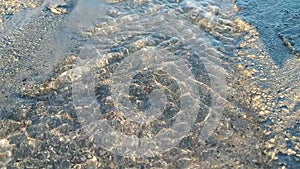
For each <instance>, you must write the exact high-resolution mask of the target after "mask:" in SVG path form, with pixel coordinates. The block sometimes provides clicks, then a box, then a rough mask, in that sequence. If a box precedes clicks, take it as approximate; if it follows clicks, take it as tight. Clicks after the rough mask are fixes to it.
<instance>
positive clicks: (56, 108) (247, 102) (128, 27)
mask: <svg viewBox="0 0 300 169" xmlns="http://www.w3.org/2000/svg"><path fill="white" fill-rule="evenodd" d="M69 3H70V5H68V2H67V5H66V4H62V5H61V6H59V5H57V6H56V5H53V4H52V5H53V6H52V8H53V7H54V8H55V7H59V8H66V9H67V10H68V11H69V12H67V13H64V12H62V13H57V11H55V10H54V9H52V10H51V7H50V8H49V6H45V8H41V13H40V14H38V15H34V17H32V19H30V22H28V24H25V25H24V26H23V28H22V30H21V31H13V32H12V33H11V36H10V37H8V39H3V42H4V44H5V43H7V42H9V41H10V39H15V40H13V41H11V42H10V43H11V44H9V43H8V44H6V46H4V48H3V50H2V51H3V52H2V53H1V54H2V55H1V56H2V57H3V58H4V60H3V62H2V63H1V64H3V68H9V69H8V70H6V71H3V73H2V75H1V76H3V78H2V79H3V80H2V81H1V83H3V86H5V87H4V90H5V91H6V89H10V90H8V91H6V92H4V94H3V95H6V96H8V99H3V100H2V102H3V103H5V104H2V105H5V106H2V107H1V112H4V113H3V114H2V116H1V119H3V120H1V123H2V124H3V125H4V126H9V125H12V124H14V126H17V127H14V128H12V132H9V133H8V132H5V131H6V130H8V129H4V130H3V132H2V133H3V134H2V135H3V138H5V139H4V140H2V141H1V143H3V144H2V145H3V146H2V147H1V148H2V149H3V150H6V151H7V152H10V153H8V154H7V153H6V154H3V153H2V154H3V156H4V157H5V158H3V159H5V160H2V161H4V162H3V165H6V166H15V167H17V166H21V167H22V166H28V165H32V166H34V167H38V166H40V167H44V166H53V167H58V168H62V167H80V166H81V167H88V166H90V167H110V168H114V167H117V166H122V167H132V166H134V167H143V166H144V167H157V168H168V167H171V168H172V167H173V168H174V167H175V168H176V167H180V168H182V167H183V168H224V167H225V168H226V167H227V168H228V167H232V166H233V167H242V168H267V166H268V165H270V164H271V163H272V161H271V160H269V158H272V159H273V160H277V161H276V163H273V165H275V164H276V165H278V166H279V165H286V166H287V167H291V166H293V165H295V164H296V163H295V162H294V161H293V160H297V151H298V150H297V114H296V113H297V112H298V111H299V110H298V108H297V105H298V103H297V100H295V99H293V98H294V96H295V95H296V94H297V91H298V89H299V87H298V86H297V85H298V84H297V76H296V74H297V72H298V70H297V66H296V65H297V64H298V63H297V61H296V60H291V61H290V62H288V63H287V65H286V67H285V68H284V69H282V68H279V67H278V66H277V65H276V64H274V62H273V61H272V59H271V58H270V56H269V55H268V53H267V52H264V49H265V46H264V44H263V43H261V42H260V40H259V33H258V32H257V31H256V29H255V28H254V27H253V26H250V25H249V24H247V23H246V22H245V21H243V20H242V19H240V18H236V17H235V16H234V14H235V9H237V6H235V5H234V4H232V3H230V2H223V3H220V2H218V1H204V2H202V1H201V2H198V1H180V2H171V1H170V2H167V1H153V2H147V1H140V2H131V1H120V2H103V1H101V2H100V1H98V0H90V1H89V2H88V3H87V4H85V3H83V1H78V4H79V6H76V5H75V6H74V8H73V7H72V4H73V3H74V2H69ZM93 3H95V4H97V5H96V6H99V7H101V8H103V9H105V10H104V12H103V11H102V12H101V13H97V12H95V11H97V8H95V9H94V8H92V9H93V10H91V11H88V14H90V15H82V14H83V13H85V12H86V10H87V9H91V8H89V6H91V4H93ZM92 6H93V5H92ZM129 9H130V10H129ZM57 10H58V9H57ZM61 11H64V10H61ZM229 11H230V12H229ZM45 16H47V17H45ZM86 16H90V17H86ZM81 17H85V20H84V21H83V22H80V18H81ZM153 18H155V19H153ZM75 21H76V22H75ZM37 25H40V26H37ZM45 25H46V28H47V30H46V31H44V32H45V33H44V32H43V31H42V30H43V28H44V26H45ZM30 28H31V29H33V30H36V31H29V30H31V29H30ZM183 32H184V33H183ZM32 34H35V35H36V38H33V39H28V37H31V35H32ZM36 39H41V40H40V41H38V42H35V43H28V42H31V41H34V40H36ZM70 40H71V41H70ZM26 42H27V43H26ZM198 44H199V45H198ZM24 48H27V49H30V50H22V49H24ZM7 49H12V50H7ZM149 49H154V50H155V51H160V52H158V53H159V56H161V55H163V54H164V53H165V55H166V57H158V60H162V58H172V57H173V56H176V57H178V56H182V57H183V58H184V57H186V58H185V60H184V62H178V63H177V64H179V63H180V64H186V65H187V66H190V67H191V70H192V71H191V73H192V74H191V75H190V76H191V77H193V78H192V80H193V82H195V83H196V84H197V85H196V86H198V87H199V89H198V92H200V93H199V94H198V95H200V98H197V99H198V100H199V104H198V105H199V107H196V110H197V111H198V115H197V118H196V119H195V120H196V121H195V122H193V125H192V126H191V128H190V131H191V132H189V133H186V134H184V135H183V136H182V138H180V139H182V140H180V141H179V144H177V145H176V146H174V147H173V148H171V149H169V150H167V151H163V152H158V151H153V152H147V153H148V154H151V153H152V154H154V155H155V156H153V157H148V158H136V157H135V158H132V157H130V156H129V157H128V156H122V155H121V154H119V153H116V152H122V151H119V150H117V149H116V151H111V150H110V151H109V149H108V147H103V146H101V145H99V143H100V144H103V143H105V142H103V140H102V141H99V140H97V138H98V139H99V138H103V133H102V134H101V132H99V131H98V130H99V126H97V125H96V126H95V125H83V124H86V123H85V122H84V121H83V120H86V119H82V117H81V116H80V115H82V113H89V114H88V117H93V118H92V119H88V120H96V119H97V120H103V119H104V120H106V121H108V122H110V125H111V126H113V128H114V129H115V130H116V131H121V132H123V133H125V134H126V135H133V136H135V135H136V136H137V137H138V138H144V139H147V138H153V137H154V136H155V135H157V134H158V133H159V132H160V131H164V128H171V127H172V125H173V124H174V121H173V119H175V118H176V117H182V118H184V116H181V115H180V113H181V112H183V111H180V110H181V109H183V108H184V107H182V105H183V104H182V103H183V102H182V101H179V100H180V99H181V98H184V96H185V95H183V93H180V91H187V90H191V89H189V88H184V86H188V85H186V84H185V83H187V81H186V82H185V83H184V82H183V81H184V80H183V79H180V76H179V77H177V78H174V76H173V77H172V74H171V73H168V72H170V71H171V70H169V69H165V70H164V69H163V67H162V66H161V65H162V64H161V63H160V62H158V63H157V62H155V59H154V60H153V59H149V60H150V61H151V63H153V66H152V67H149V68H145V69H142V70H140V71H137V72H136V73H135V75H132V76H133V77H131V76H128V75H131V74H130V73H128V75H124V73H122V72H124V71H126V67H128V70H132V72H134V71H135V70H139V69H137V67H135V66H137V65H140V64H138V60H137V62H135V60H136V59H138V58H139V56H143V55H144V54H145V55H146V54H147V53H148V55H149V56H151V57H154V56H155V54H153V53H154V52H151V51H153V50H149ZM4 51H5V52H4ZM146 51H148V52H146ZM162 51H163V52H162ZM49 53H50V55H49ZM156 55H157V54H156ZM24 56H25V57H24ZM133 56H134V57H133ZM171 56H172V57H171ZM16 57H18V58H19V60H20V61H16V60H15V59H14V60H12V59H11V60H9V59H8V58H16ZM24 58H26V59H27V61H26V59H24ZM89 59H95V60H92V61H94V62H88V61H89ZM32 61H34V63H33V62H32ZM142 61H143V62H145V59H142ZM146 61H147V59H146ZM43 62H45V63H46V65H45V66H41V65H42V63H43ZM123 62H124V63H126V64H125V65H126V66H124V63H123ZM164 62H166V63H168V62H169V63H170V64H172V62H174V61H172V59H171V60H170V61H168V60H165V61H164ZM164 62H162V63H164ZM16 63H17V64H16ZM25 63H26V64H25ZM89 63H92V64H89ZM122 63H123V66H122ZM135 63H137V64H135ZM174 63H175V62H174ZM120 64H121V65H120ZM30 65H31V66H32V68H31V69H30V71H29V73H26V71H23V70H27V69H28V67H29V66H30ZM150 65H151V64H150ZM186 65H183V66H179V67H178V68H176V69H175V70H174V72H177V73H180V72H188V69H186V70H187V71H181V69H182V68H183V67H185V66H186ZM290 65H294V66H290ZM208 66H209V67H208ZM72 67H73V68H74V67H75V68H78V69H75V70H79V72H77V74H76V72H75V74H74V72H73V71H72ZM118 67H120V68H119V69H118ZM167 67H168V66H167ZM16 68H18V69H20V70H21V71H15V70H16ZM45 68H46V69H45ZM209 68H212V69H209ZM213 68H216V69H213ZM151 69H153V70H155V71H152V70H151ZM156 69H157V70H156ZM160 69H162V70H163V71H161V70H160ZM167 70H168V71H167ZM177 70H178V71H177ZM213 70H216V71H215V72H212V71H213ZM27 71H28V70H27ZM116 71H117V72H118V71H119V72H121V73H119V74H118V76H116V77H114V76H115V75H116V73H115V72H116ZM219 71H221V72H223V74H222V75H223V76H224V77H226V80H227V83H226V85H227V86H228V88H227V96H223V95H220V91H221V90H218V89H216V88H215V87H213V84H214V79H213V78H214V77H218V76H217V75H220V74H218V72H219ZM171 72H172V71H171ZM78 73H85V74H84V75H89V74H88V73H94V75H95V78H96V79H97V83H96V84H95V90H93V88H89V83H87V84H86V85H87V87H88V88H87V90H83V91H87V92H86V93H89V92H92V93H93V92H95V93H94V94H95V98H96V102H97V103H96V102H95V103H96V104H97V105H100V107H95V109H93V110H91V109H89V108H91V104H89V103H87V104H85V102H84V101H85V100H89V99H88V98H89V96H90V95H86V93H83V94H84V95H79V94H78V93H77V96H83V97H84V98H86V99H82V100H80V99H77V100H76V101H78V102H76V101H75V102H74V84H75V89H76V86H77V87H79V88H78V89H81V88H82V85H83V84H85V83H83V82H84V81H82V80H83V79H81V80H80V81H77V82H78V83H77V82H76V81H75V83H74V81H72V79H73V80H74V78H75V77H78V75H80V74H78ZM219 73H220V72H219ZM26 74H27V75H26ZM125 74H126V73H125ZM185 74H189V73H185ZM122 76H123V77H122ZM286 76H288V77H290V80H289V81H286V80H284V77H286ZM24 77H27V78H26V80H24ZM83 77H87V78H88V77H90V76H83ZM92 77H93V76H92ZM275 77H276V78H275ZM116 78H117V79H118V78H121V80H125V81H126V79H128V81H126V83H127V82H128V85H129V88H128V89H129V91H127V92H128V93H127V92H124V91H126V90H127V89H126V90H123V86H118V84H115V83H116ZM7 79H9V80H7ZM79 79H80V76H79ZM216 79H218V78H216ZM219 79H222V78H219ZM22 80H24V81H23V82H22V83H20V81H22ZM75 80H76V79H75ZM87 80H88V79H87ZM125 81H124V82H125ZM278 81H280V82H282V83H278ZM87 82H88V81H87ZM215 82H217V81H215ZM191 83H192V82H191ZM13 84H18V85H13ZM275 84H276V85H275ZM287 84H289V85H287ZM114 85H117V87H113V86H114ZM178 86H181V87H179V89H180V88H184V90H182V89H181V90H178ZM287 86H290V87H288V88H290V89H289V90H285V89H286V88H287ZM111 87H112V88H114V90H112V91H114V92H113V93H110V90H109V89H110V88H111ZM120 87H121V89H122V90H120V91H122V92H120V93H117V92H116V91H118V90H119V89H120ZM115 89H118V90H115ZM282 89H284V90H282ZM160 90H163V91H164V93H165V95H166V98H164V97H163V95H161V94H160V93H161V92H159V93H158V94H157V93H156V92H155V91H160ZM194 90H197V89H194ZM75 91H78V90H75ZM277 91H279V93H280V97H281V98H285V99H281V100H279V99H278V98H279V97H278V94H277V93H278V92H277ZM152 92H153V93H152ZM191 92H192V91H191ZM214 92H215V94H216V96H215V95H212V94H214ZM218 92H219V94H218ZM11 93H13V94H11ZM186 93H188V92H186ZM195 93H196V92H195ZM118 94H126V95H122V97H129V98H130V99H129V102H124V103H126V104H132V105H133V106H134V107H137V108H138V109H139V110H140V111H141V112H150V113H151V110H159V109H161V106H159V107H158V109H156V108H151V106H152V104H153V103H157V102H155V101H154V102H153V101H152V100H151V97H154V98H155V97H157V98H162V99H161V102H163V103H164V102H166V103H167V106H166V110H164V114H163V116H161V117H159V118H158V119H157V120H154V121H152V122H151V123H149V124H142V125H141V124H139V123H138V122H134V121H130V120H128V119H126V116H124V113H122V112H124V110H123V109H122V110H123V111H116V109H115V107H117V106H118V104H117V103H118V102H116V101H115V100H117V99H114V98H115V96H116V95H117V96H118ZM75 95H76V93H75ZM127 95H128V96H127ZM186 96H188V97H189V96H192V95H189V94H188V95H186ZM220 96H222V97H220ZM79 98H80V97H79ZM149 98H150V99H149ZM212 98H215V99H212ZM296 98H297V97H296ZM218 99H219V100H218ZM8 100H10V101H11V102H10V103H12V104H10V105H8V104H7V103H9V102H8ZM183 100H184V99H183ZM215 100H218V102H214V101H215ZM121 101H122V100H119V103H120V104H119V105H124V103H122V102H121ZM74 103H75V104H74ZM151 103H152V104H151ZM186 103H187V105H188V103H189V102H186ZM216 103H222V105H223V106H222V107H223V113H222V116H220V117H218V118H208V117H209V115H212V114H213V113H212V112H210V111H209V109H208V108H209V107H212V105H213V104H216ZM159 105H160V104H159ZM82 106H88V107H86V108H84V109H82V108H81V107H82ZM188 107H190V106H188ZM298 107H299V106H298ZM92 108H93V107H92ZM96 108H97V109H96ZM125 108H126V107H125ZM81 110H89V111H81ZM98 110H99V111H98ZM125 110H126V109H125ZM187 110H188V109H187ZM219 110H220V109H219ZM283 110H285V111H283ZM99 112H101V113H102V114H101V115H99ZM284 112H286V113H288V114H289V116H286V113H284ZM182 114H183V115H184V113H182ZM125 115H126V114H125ZM133 115H135V114H133ZM215 115H216V114H215ZM127 116H128V114H127ZM155 117H156V115H155ZM99 118H101V119H99ZM290 118H293V119H295V120H294V121H292V122H291V121H289V119H290ZM145 119H146V120H147V118H145ZM150 119H152V118H150ZM209 119H217V122H218V123H212V124H218V125H217V126H214V125H212V126H211V127H212V128H214V129H216V130H206V131H208V132H205V133H206V134H209V136H210V137H208V138H207V139H205V140H204V141H202V142H201V141H199V135H201V131H203V129H205V126H208V125H207V123H206V121H208V120H209ZM269 119H270V120H269ZM278 119H280V120H278ZM270 121H271V123H269V122H270ZM287 122H288V124H289V125H288V127H287ZM260 124H263V125H260ZM265 124H266V127H265V128H263V127H262V126H264V125H265ZM270 124H271V125H270ZM274 124H276V125H274ZM104 127H105V126H104ZM80 129H81V130H80ZM199 129H202V130H199ZM87 131H90V133H88V132H87ZM274 131H275V132H274ZM99 133H100V134H99ZM199 133H200V134H199ZM282 133H287V134H286V136H287V137H286V136H285V137H282V136H283V135H282ZM104 134H105V133H104ZM171 134H172V133H170V137H169V138H173V137H172V135H171ZM110 139H111V138H110ZM174 140H175V138H174ZM284 141H288V143H289V145H290V144H291V143H292V144H293V145H294V146H293V147H290V148H285V146H286V145H284V144H285V142H284ZM119 143H120V142H117V141H116V142H115V145H114V146H115V147H118V146H119V147H120V145H117V144H119ZM124 145H126V142H123V146H122V145H121V148H122V147H123V148H124V147H125V148H126V146H124ZM273 147H275V148H273ZM149 149H150V150H151V145H149ZM263 153H265V154H267V156H265V155H264V154H263ZM35 154H36V155H35ZM283 156H284V157H287V158H290V159H292V160H286V158H282V157H283ZM20 159H22V161H20ZM37 159H39V160H37ZM58 161H59V162H58ZM278 162H279V163H278ZM282 163H283V164H282ZM284 163H285V164H284Z"/></svg>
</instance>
